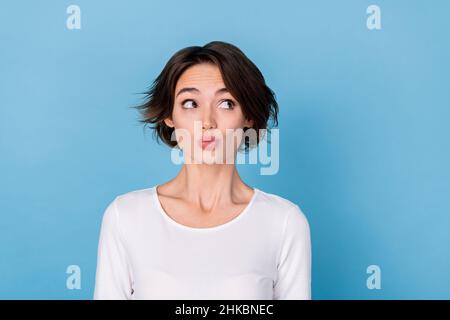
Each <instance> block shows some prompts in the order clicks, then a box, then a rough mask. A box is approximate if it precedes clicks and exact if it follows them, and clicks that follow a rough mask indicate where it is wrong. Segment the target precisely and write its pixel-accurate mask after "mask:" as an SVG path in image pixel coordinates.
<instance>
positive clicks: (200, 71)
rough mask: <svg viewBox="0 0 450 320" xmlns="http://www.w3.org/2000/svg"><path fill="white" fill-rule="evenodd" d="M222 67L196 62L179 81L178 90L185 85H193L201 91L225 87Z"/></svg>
mask: <svg viewBox="0 0 450 320" xmlns="http://www.w3.org/2000/svg"><path fill="white" fill-rule="evenodd" d="M224 86H225V85H224V83H223V79H222V74H221V73H220V69H219V68H218V67H217V66H215V65H213V64H209V63H208V64H206V63H202V64H196V65H193V66H191V67H189V68H188V69H186V70H185V71H184V72H183V73H182V74H181V76H180V78H179V79H178V81H177V85H176V89H177V90H176V91H177V92H178V90H179V89H181V88H183V87H193V88H197V89H198V90H200V91H204V90H211V91H214V92H215V91H216V89H217V88H222V87H224Z"/></svg>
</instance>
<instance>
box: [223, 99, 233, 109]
mask: <svg viewBox="0 0 450 320" xmlns="http://www.w3.org/2000/svg"><path fill="white" fill-rule="evenodd" d="M219 107H220V108H223V109H233V108H234V102H233V101H232V100H229V99H227V100H223V101H222V102H221V103H220V105H219Z"/></svg>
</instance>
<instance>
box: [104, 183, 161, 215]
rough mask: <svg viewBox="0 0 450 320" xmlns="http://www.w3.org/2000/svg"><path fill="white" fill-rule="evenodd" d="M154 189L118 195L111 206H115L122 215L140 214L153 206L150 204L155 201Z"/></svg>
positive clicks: (136, 190) (137, 190) (142, 189)
mask: <svg viewBox="0 0 450 320" xmlns="http://www.w3.org/2000/svg"><path fill="white" fill-rule="evenodd" d="M154 188H155V187H154V186H153V187H147V188H141V189H135V190H131V191H127V192H123V193H118V194H117V195H116V196H115V197H113V199H112V200H111V201H110V205H113V206H115V208H117V209H116V210H117V211H118V213H120V215H124V214H125V213H126V215H130V214H132V213H137V212H140V211H141V209H147V208H149V207H151V206H149V204H150V203H151V202H152V201H153V198H152V196H153V192H154Z"/></svg>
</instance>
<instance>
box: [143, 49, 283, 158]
mask: <svg viewBox="0 0 450 320" xmlns="http://www.w3.org/2000/svg"><path fill="white" fill-rule="evenodd" d="M200 63H213V64H214V65H216V66H217V67H218V68H219V69H220V72H221V75H222V78H223V81H224V84H225V86H226V88H227V89H228V91H229V92H230V93H231V95H232V96H233V97H234V98H235V99H236V100H237V101H238V102H239V104H240V105H241V106H242V112H243V115H244V117H245V118H246V119H247V120H253V129H254V130H256V133H257V135H256V136H257V141H256V144H258V143H259V141H260V138H262V136H261V137H260V134H259V133H260V131H259V129H267V130H268V131H270V128H269V120H270V119H272V122H273V125H274V126H277V125H278V104H277V101H276V99H275V93H274V92H273V91H272V90H271V89H270V88H269V87H268V86H267V85H266V83H265V80H264V77H263V75H262V73H261V72H260V71H259V69H258V67H256V65H255V64H254V63H253V62H252V61H251V60H250V59H249V58H247V56H246V55H245V54H244V53H243V52H242V51H241V50H240V49H239V48H237V47H236V46H234V45H232V44H230V43H226V42H222V41H212V42H210V43H208V44H206V45H204V46H203V47H200V46H192V47H187V48H184V49H181V50H179V51H177V52H176V53H175V54H174V55H173V56H172V57H171V58H170V59H169V61H168V62H167V64H166V65H165V67H164V69H163V70H162V72H161V73H160V74H159V75H158V77H157V78H156V79H155V80H154V81H153V83H152V85H151V86H150V88H149V89H148V90H147V91H146V92H144V94H145V102H144V103H143V104H141V105H139V106H136V107H134V108H137V109H138V110H139V111H140V114H141V116H142V119H140V120H139V122H140V123H144V127H145V126H146V125H153V126H151V128H152V129H154V131H153V133H154V134H155V135H156V138H157V140H158V138H159V139H160V140H162V141H163V142H164V143H166V144H167V145H169V146H171V147H175V146H176V145H177V142H176V141H172V140H171V136H172V133H173V131H174V130H175V129H174V128H171V127H169V126H167V125H166V124H165V122H164V119H166V118H171V116H172V111H173V105H174V102H175V101H174V99H175V98H174V96H175V87H176V84H177V81H178V79H179V77H180V76H181V74H182V73H183V72H184V71H185V70H186V69H187V68H189V67H191V66H193V65H195V64H200ZM246 130H248V128H244V133H245V131H246ZM244 144H245V151H248V150H249V149H250V148H252V147H253V146H254V145H251V144H250V142H249V141H247V139H245V141H244Z"/></svg>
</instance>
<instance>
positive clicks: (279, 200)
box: [257, 189, 300, 211]
mask: <svg viewBox="0 0 450 320" xmlns="http://www.w3.org/2000/svg"><path fill="white" fill-rule="evenodd" d="M257 191H258V193H259V194H258V201H259V203H261V204H262V205H264V206H267V207H268V208H269V209H272V210H281V211H290V210H295V209H297V208H298V209H299V208H300V206H299V204H297V203H296V202H294V201H293V200H290V199H288V198H286V197H283V196H281V195H278V194H275V193H270V192H268V191H264V190H261V189H257Z"/></svg>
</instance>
